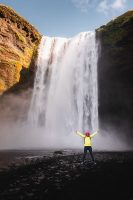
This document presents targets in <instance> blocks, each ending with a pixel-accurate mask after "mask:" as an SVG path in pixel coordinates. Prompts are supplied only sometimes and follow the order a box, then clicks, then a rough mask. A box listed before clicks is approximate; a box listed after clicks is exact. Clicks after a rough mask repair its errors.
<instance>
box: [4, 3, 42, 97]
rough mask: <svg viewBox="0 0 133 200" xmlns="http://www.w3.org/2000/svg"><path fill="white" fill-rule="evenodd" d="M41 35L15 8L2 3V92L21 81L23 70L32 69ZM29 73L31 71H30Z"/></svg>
mask: <svg viewBox="0 0 133 200" xmlns="http://www.w3.org/2000/svg"><path fill="white" fill-rule="evenodd" d="M40 39H41V35H40V34H39V32H38V31H37V30H36V29H35V28H34V27H33V26H32V25H31V24H29V23H28V22H27V21H26V20H25V19H24V18H23V17H21V16H20V15H18V14H17V13H16V12H15V11H14V10H13V9H11V8H9V7H7V6H4V5H2V4H0V93H3V92H4V91H7V90H8V89H9V88H11V87H12V86H14V85H16V84H17V83H18V82H19V81H20V73H21V70H22V69H23V71H25V72H26V73H27V72H29V70H31V71H32V67H33V66H32V67H31V63H32V62H33V57H34V55H35V54H36V51H37V47H38V44H39V43H40ZM28 74H29V73H28Z"/></svg>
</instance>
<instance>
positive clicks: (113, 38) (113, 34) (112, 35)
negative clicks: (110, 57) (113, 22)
mask: <svg viewBox="0 0 133 200" xmlns="http://www.w3.org/2000/svg"><path fill="white" fill-rule="evenodd" d="M124 35H125V31H124V30H123V29H120V28H119V29H112V30H110V32H108V34H106V35H105V38H104V42H105V43H106V44H112V45H114V44H116V43H117V42H118V41H120V40H121V39H122V38H123V37H124Z"/></svg>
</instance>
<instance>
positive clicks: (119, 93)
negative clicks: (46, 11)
mask: <svg viewBox="0 0 133 200" xmlns="http://www.w3.org/2000/svg"><path fill="white" fill-rule="evenodd" d="M96 33H97V38H98V40H99V41H100V57H99V62H98V77H99V80H98V81H99V115H100V119H101V123H102V125H103V123H105V124H108V123H109V124H112V125H115V126H119V127H120V126H121V127H122V126H123V125H124V126H123V127H124V128H125V129H123V130H124V131H125V132H127V131H128V130H129V129H131V130H132V126H133V125H132V120H133V11H128V12H126V13H125V14H123V15H121V16H119V17H117V18H116V19H114V20H112V21H110V22H109V23H108V24H107V25H105V26H101V27H100V28H99V29H97V30H96Z"/></svg>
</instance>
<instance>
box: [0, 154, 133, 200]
mask: <svg viewBox="0 0 133 200" xmlns="http://www.w3.org/2000/svg"><path fill="white" fill-rule="evenodd" d="M95 157H96V162H97V164H96V165H93V164H92V163H91V162H90V161H89V158H87V159H86V162H85V163H84V164H82V163H81V161H82V155H81V154H77V153H76V154H73V155H63V153H62V152H61V151H59V152H58V151H57V152H56V153H55V154H53V156H52V157H48V156H46V157H43V158H41V159H36V161H35V162H34V163H30V164H29V163H28V164H27V165H22V166H12V167H10V169H8V170H6V171H1V172H0V200H6V199H11V200H16V199H17V200H34V199H39V200H42V199H44V200H45V199H57V200H59V199H60V200H67V199H68V200H74V199H76V200H82V199H88V200H89V199H106V200H110V199H113V200H115V199H116V200H122V199H123V200H133V153H132V152H121V153H118V152H117V153H115V152H113V153H111V152H108V153H102V152H101V153H95Z"/></svg>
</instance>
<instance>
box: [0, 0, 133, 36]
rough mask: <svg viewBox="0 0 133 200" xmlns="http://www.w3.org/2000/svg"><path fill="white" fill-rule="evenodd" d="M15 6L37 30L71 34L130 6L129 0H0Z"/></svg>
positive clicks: (104, 21) (81, 30)
mask: <svg viewBox="0 0 133 200" xmlns="http://www.w3.org/2000/svg"><path fill="white" fill-rule="evenodd" d="M0 3H2V4H5V5H8V6H10V7H12V8H13V9H15V10H16V11H17V12H18V13H19V14H21V15H22V16H23V17H24V18H26V19H27V20H28V21H29V22H30V23H31V24H32V25H34V26H35V27H36V28H37V29H38V30H39V32H40V33H41V34H43V35H48V36H60V37H72V36H74V35H76V34H77V33H79V32H83V31H89V30H94V29H95V28H98V27H99V26H101V25H103V24H106V23H107V22H108V21H110V20H111V19H112V18H115V17H117V16H119V15H120V14H122V13H124V12H126V11H127V10H131V9H133V0H0Z"/></svg>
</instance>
